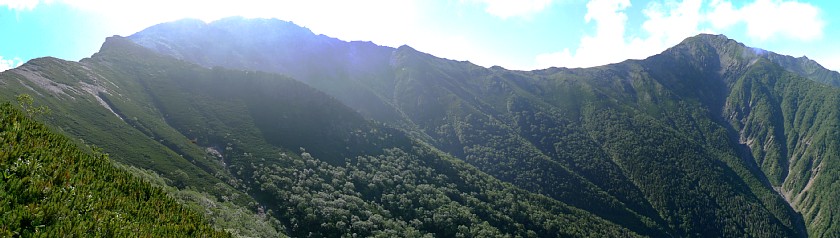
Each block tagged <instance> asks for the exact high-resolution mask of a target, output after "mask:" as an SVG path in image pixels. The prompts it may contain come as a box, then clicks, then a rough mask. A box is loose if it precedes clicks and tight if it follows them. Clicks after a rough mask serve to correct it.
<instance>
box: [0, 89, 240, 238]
mask: <svg viewBox="0 0 840 238" xmlns="http://www.w3.org/2000/svg"><path fill="white" fill-rule="evenodd" d="M22 98H26V97H25V96H22ZM26 102H28V103H27V104H26V105H31V100H27V101H26ZM0 148H2V149H0V171H2V173H3V178H2V181H0V214H1V215H2V216H0V235H2V236H7V237H11V236H24V237H29V236H67V235H70V236H90V235H93V236H138V235H139V236H150V237H172V236H197V237H229V236H230V235H229V234H227V233H223V232H219V231H216V230H214V229H213V228H212V227H211V226H209V225H208V224H207V223H206V222H205V221H204V219H202V217H201V215H199V214H197V213H195V212H194V211H192V210H190V209H187V208H185V207H183V206H182V205H180V204H178V203H177V202H176V201H175V200H174V199H172V198H170V197H168V196H167V195H166V194H165V193H163V191H161V190H160V189H158V188H156V187H153V186H152V185H150V184H149V183H146V182H142V181H141V180H139V179H137V178H135V177H133V176H132V175H130V174H129V173H127V172H125V171H123V170H120V169H117V168H115V167H113V166H112V165H111V162H110V161H109V160H108V156H107V155H106V154H103V153H101V152H99V151H100V150H99V149H93V151H94V153H93V154H89V153H87V152H84V151H82V150H80V149H78V148H77V146H76V145H75V144H73V143H72V142H70V141H69V140H68V139H67V138H65V137H64V136H62V135H58V134H54V133H52V132H51V131H50V130H49V129H48V128H46V127H45V126H43V125H41V124H40V123H37V122H34V121H32V120H31V119H29V118H28V115H27V114H26V113H22V112H21V111H18V110H16V109H14V108H13V107H12V105H11V104H9V103H4V104H2V105H0Z"/></svg>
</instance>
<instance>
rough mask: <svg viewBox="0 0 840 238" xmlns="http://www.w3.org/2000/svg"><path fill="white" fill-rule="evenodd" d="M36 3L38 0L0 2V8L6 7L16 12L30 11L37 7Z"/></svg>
mask: <svg viewBox="0 0 840 238" xmlns="http://www.w3.org/2000/svg"><path fill="white" fill-rule="evenodd" d="M38 2H39V0H0V6H6V7H7V8H9V9H12V10H16V11H22V10H32V9H33V8H35V6H37V5H38Z"/></svg>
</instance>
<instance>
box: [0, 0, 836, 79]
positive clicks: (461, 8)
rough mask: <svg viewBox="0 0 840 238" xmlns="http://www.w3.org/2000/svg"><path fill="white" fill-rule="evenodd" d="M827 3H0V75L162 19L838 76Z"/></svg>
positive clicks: (516, 58)
mask: <svg viewBox="0 0 840 238" xmlns="http://www.w3.org/2000/svg"><path fill="white" fill-rule="evenodd" d="M838 2H840V1H793V0H746V1H728V0H705V1H701V0H684V1H655V0H648V1H630V0H590V1H586V0H451V1H447V0H439V1H434V0H407V1H399V0H381V1H380V0H374V1H365V0H359V1H321V0H315V1H312V0H310V1H256V0H236V1H214V0H184V1H178V0H145V1H117V0H47V1H39V0H0V71H2V70H5V69H8V68H10V67H16V66H18V65H20V64H21V63H23V62H26V61H27V60H30V59H32V58H37V57H43V56H54V57H58V58H62V59H67V60H79V59H81V58H84V57H88V56H90V55H92V54H93V53H94V52H96V51H97V50H98V49H99V46H100V45H101V44H102V42H103V41H104V40H105V37H107V36H111V35H122V36H127V35H131V34H133V33H135V32H137V31H140V30H142V29H144V28H146V27H149V26H152V25H154V24H157V23H161V22H167V21H173V20H177V19H181V18H198V19H202V20H204V21H208V22H209V21H213V20H216V19H219V18H223V17H227V16H245V17H264V18H278V19H281V20H287V21H292V22H294V23H296V24H298V25H302V26H305V27H308V28H309V29H311V30H312V31H313V32H315V33H317V34H324V35H328V36H332V37H336V38H339V39H342V40H364V41H373V42H374V43H376V44H380V45H386V46H392V47H397V46H400V45H404V44H406V45H410V46H412V47H414V48H415V49H417V50H420V51H424V52H427V53H431V54H433V55H436V56H439V57H443V58H449V59H456V60H468V61H471V62H473V63H476V64H478V65H482V66H487V67H489V66H493V65H500V66H502V67H505V68H509V69H525V70H530V69H539V68H547V67H550V66H565V67H588V66H596V65H603V64H608V63H615V62H620V61H622V60H625V59H641V58H645V57H647V56H650V55H653V54H656V53H659V52H661V51H663V50H665V49H666V48H668V47H670V46H673V45H675V44H677V43H679V42H680V41H681V40H683V39H684V38H686V37H689V36H693V35H696V34H698V33H701V32H707V33H719V34H725V35H727V36H729V37H730V38H733V39H736V40H738V41H740V42H743V43H745V44H747V45H748V46H754V47H759V48H763V49H766V50H770V51H775V52H777V53H782V54H787V55H792V56H796V57H799V56H803V55H805V56H808V57H809V58H811V59H815V60H817V61H818V62H819V63H821V64H822V65H823V66H825V67H827V68H829V69H833V70H840V44H838V43H840V40H838V39H840V16H838V15H836V14H838V13H840V12H837V11H840V4H838ZM832 11H835V12H832Z"/></svg>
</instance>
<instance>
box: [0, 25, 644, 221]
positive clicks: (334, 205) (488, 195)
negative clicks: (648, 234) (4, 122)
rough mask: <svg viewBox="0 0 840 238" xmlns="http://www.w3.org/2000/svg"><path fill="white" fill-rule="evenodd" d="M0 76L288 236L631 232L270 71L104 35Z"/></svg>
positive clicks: (129, 155)
mask: <svg viewBox="0 0 840 238" xmlns="http://www.w3.org/2000/svg"><path fill="white" fill-rule="evenodd" d="M0 79H2V80H0V82H2V83H3V84H4V90H3V91H2V95H4V97H9V96H10V95H14V94H15V93H20V92H29V93H33V95H34V97H35V98H36V101H39V102H44V104H46V105H49V106H50V107H51V108H55V111H56V112H57V113H56V114H53V116H51V118H48V120H47V121H49V122H50V123H53V124H54V125H56V126H58V127H60V128H62V131H64V132H65V133H67V134H69V135H72V136H75V137H78V138H84V139H85V142H92V143H100V142H101V143H102V146H103V148H104V150H105V151H106V152H109V153H112V154H113V155H114V157H115V158H118V159H117V160H118V161H122V162H124V163H126V164H129V165H133V166H137V167H140V168H143V169H150V170H152V171H153V172H155V173H159V174H160V175H161V176H162V177H163V180H168V181H169V182H168V184H169V185H174V186H178V187H180V188H182V189H184V190H186V191H193V190H196V191H199V192H201V193H208V194H210V195H211V197H210V198H208V199H218V201H216V202H210V203H209V204H215V203H222V202H225V203H227V202H232V203H234V204H235V205H238V206H241V207H245V208H248V209H252V211H253V212H254V213H256V214H258V216H257V217H255V219H254V220H252V221H249V222H253V224H263V223H266V222H265V221H261V220H260V219H267V220H268V222H267V223H269V225H271V227H273V228H276V229H278V231H280V232H282V233H287V234H289V235H292V236H307V235H313V236H340V235H346V234H353V233H355V234H357V235H361V236H369V235H384V236H395V235H402V236H423V235H429V234H431V235H437V236H458V235H465V236H479V237H486V236H555V235H561V236H630V237H633V236H638V234H637V233H636V232H635V231H633V230H628V229H626V228H624V227H622V226H620V225H616V224H615V223H613V222H610V221H607V220H604V219H602V218H599V217H597V216H594V215H592V214H591V213H590V212H587V211H585V210H581V209H578V208H575V207H572V206H569V205H567V204H565V203H563V202H559V201H556V200H553V199H551V198H548V197H545V196H542V195H539V194H534V193H530V192H528V191H525V190H522V189H520V188H516V187H514V186H511V185H510V184H507V183H503V182H501V181H499V180H497V179H495V178H493V177H490V176H488V175H486V174H484V173H482V172H481V171H478V170H476V169H475V168H474V167H472V166H470V165H468V164H465V163H462V162H460V161H458V160H457V159H454V158H452V157H450V156H448V155H446V154H444V153H441V152H440V151H438V150H436V149H435V148H433V147H431V146H429V145H427V144H425V143H423V142H420V141H416V140H413V139H411V138H409V137H408V136H406V135H405V134H403V133H402V132H401V131H398V130H395V129H391V128H389V127H385V126H382V125H381V124H379V123H375V122H371V121H367V120H365V119H364V118H363V117H362V116H361V115H359V114H357V113H356V112H354V111H353V110H352V109H350V108H348V107H346V106H344V105H342V104H341V103H339V102H338V101H336V100H335V99H333V98H332V97H330V96H328V95H326V94H324V93H320V92H318V91H316V90H314V89H312V88H310V87H309V86H306V85H304V84H302V83H299V82H297V81H294V80H291V79H289V78H287V77H283V76H279V75H274V74H268V73H261V72H254V71H236V70H227V69H221V68H215V69H207V68H203V67H200V66H198V65H194V64H191V63H188V62H185V61H180V60H176V59H173V58H170V57H167V56H164V55H160V54H156V53H154V52H152V51H149V50H147V49H144V48H142V47H140V46H137V45H135V44H134V43H132V42H131V41H128V40H126V39H124V38H120V37H111V38H109V39H107V40H106V42H105V44H103V46H102V49H101V50H100V52H98V53H97V54H95V55H93V56H92V57H91V58H88V59H83V60H82V61H81V62H79V63H75V62H66V61H61V60H57V59H49V58H47V59H38V60H34V61H31V62H28V63H27V64H26V65H24V66H22V67H20V68H18V69H15V70H11V71H9V72H5V73H3V74H0ZM75 111H78V112H75ZM103 121H104V122H103ZM109 123H111V124H110V125H109ZM120 135H122V136H123V137H122V138H119V137H116V136H120ZM115 137H116V138H115ZM117 138H119V139H117ZM146 147H151V148H154V149H149V148H146ZM154 153H160V154H154ZM193 173H194V174H193ZM151 177H154V176H151ZM199 202H201V201H199ZM202 204H206V203H202ZM215 211H216V210H211V208H208V211H206V212H205V213H206V214H208V215H213V216H216V215H218V214H214V213H213V212H215ZM261 217H262V218H261ZM266 217H268V218H270V219H268V218H266ZM211 220H216V219H214V218H211ZM274 221H276V223H275V222H274ZM217 225H218V224H217ZM223 228H225V229H239V230H237V231H236V232H235V233H238V234H242V232H243V231H242V229H244V228H242V227H223Z"/></svg>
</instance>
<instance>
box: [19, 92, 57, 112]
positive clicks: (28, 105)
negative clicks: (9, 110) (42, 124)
mask: <svg viewBox="0 0 840 238" xmlns="http://www.w3.org/2000/svg"><path fill="white" fill-rule="evenodd" d="M17 101H18V105H19V106H20V109H21V110H23V111H24V113H26V116H27V117H29V118H32V117H33V116H35V115H40V114H48V113H50V108H49V107H47V106H39V107H35V106H33V105H32V104H33V103H34V100H33V99H32V96H29V94H25V93H22V94H19V95H17Z"/></svg>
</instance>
